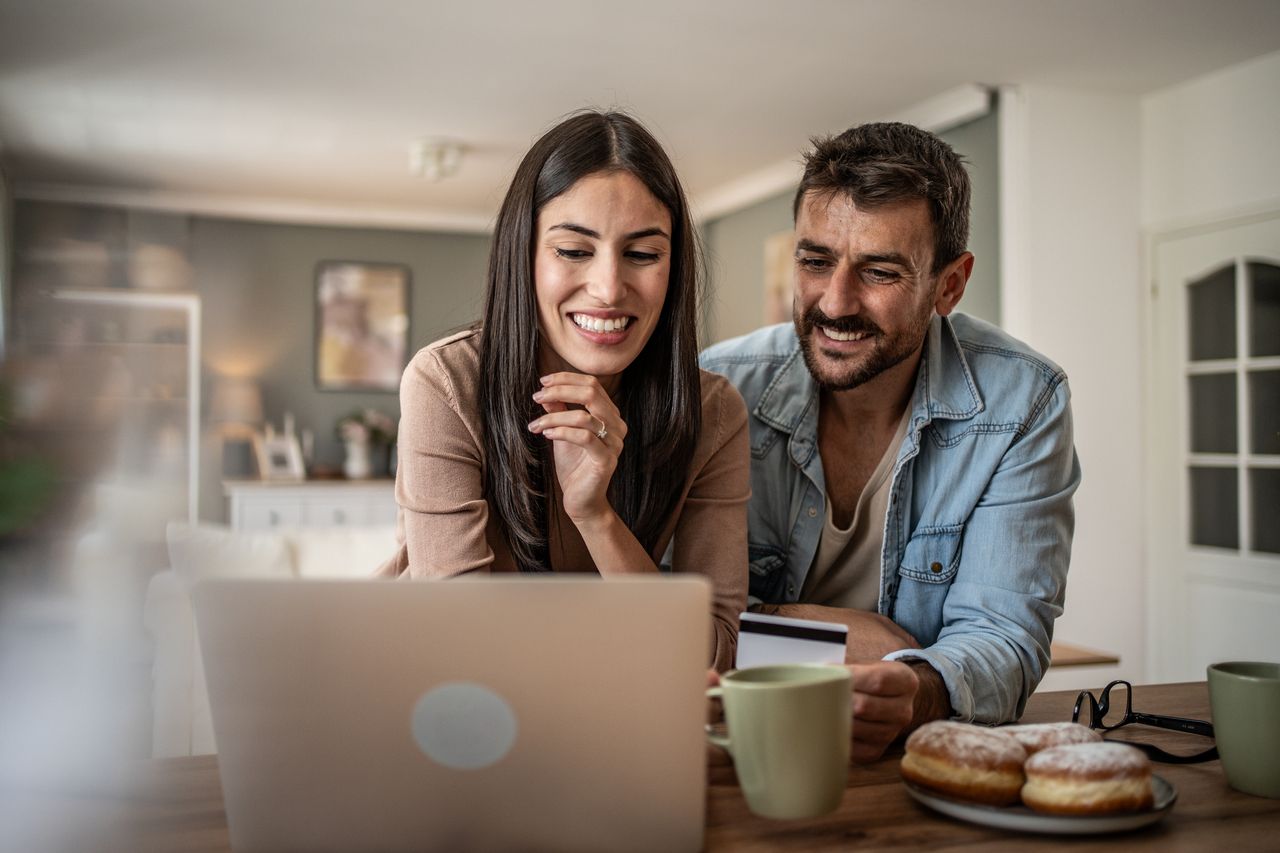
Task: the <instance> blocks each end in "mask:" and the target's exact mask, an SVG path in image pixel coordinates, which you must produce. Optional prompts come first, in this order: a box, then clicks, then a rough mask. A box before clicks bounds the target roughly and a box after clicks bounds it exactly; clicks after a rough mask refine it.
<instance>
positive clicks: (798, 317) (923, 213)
mask: <svg viewBox="0 0 1280 853" xmlns="http://www.w3.org/2000/svg"><path fill="white" fill-rule="evenodd" d="M932 264H933V223H932V222H931V221H930V217H929V207H928V204H927V203H926V202H925V201H924V200H923V199H917V200H914V201H905V202H899V203H893V204H888V205H884V206H880V207H875V208H871V209H867V210H864V209H860V208H859V207H858V206H857V205H856V204H855V203H854V202H853V200H852V199H850V198H849V197H848V196H846V195H843V194H836V195H830V194H814V193H809V194H807V195H806V196H805V197H804V198H803V199H802V200H801V204H800V210H799V213H798V215H797V217H796V272H795V300H794V303H793V306H792V311H793V314H794V319H795V324H796V334H797V335H798V336H799V338H800V346H801V348H802V350H803V352H804V359H805V364H807V365H808V367H809V372H810V373H811V374H813V377H814V379H815V380H817V382H818V385H819V386H820V387H822V388H823V389H825V390H831V391H846V390H849V389H850V388H856V387H857V386H859V385H862V384H863V383H865V382H868V381H870V380H872V379H874V378H875V377H877V376H879V375H880V374H881V373H883V372H884V371H886V370H888V369H890V368H891V367H894V366H895V365H898V364H901V363H902V362H903V361H905V360H907V359H909V358H910V357H911V356H913V355H914V354H915V353H916V352H917V351H918V350H919V349H920V347H921V346H922V345H923V343H924V336H925V333H926V332H927V331H928V328H929V321H930V320H931V319H932V318H933V312H934V309H935V306H936V305H937V303H938V302H939V299H938V294H937V291H938V290H939V289H940V288H939V287H938V283H939V279H938V278H937V277H935V276H933V275H931V274H930V269H931V266H932ZM957 298H958V296H957ZM953 304H954V301H953V302H951V303H950V304H947V305H946V306H945V308H944V310H942V311H941V313H947V312H949V311H950V308H951V305H953ZM937 307H942V306H937Z"/></svg>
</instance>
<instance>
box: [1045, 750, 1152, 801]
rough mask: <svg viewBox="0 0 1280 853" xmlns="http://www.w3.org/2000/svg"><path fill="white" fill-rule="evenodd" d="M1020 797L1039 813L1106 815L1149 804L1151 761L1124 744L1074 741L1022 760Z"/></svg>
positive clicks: (1139, 751) (1150, 796)
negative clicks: (1024, 780) (1023, 782)
mask: <svg viewBox="0 0 1280 853" xmlns="http://www.w3.org/2000/svg"><path fill="white" fill-rule="evenodd" d="M1024 769H1025V771H1026V774H1027V784H1026V785H1024V786H1023V788H1022V801H1023V802H1024V803H1026V804H1027V805H1028V806H1030V807H1031V808H1033V809H1035V810H1036V811H1038V812H1050V813H1052V814H1074V815H1087V814H1111V813H1113V812H1126V811H1136V810H1137V809H1145V808H1150V806H1151V803H1152V793H1151V761H1150V760H1149V759H1148V758H1147V756H1146V755H1145V754H1143V752H1142V751H1141V750H1139V749H1135V748H1133V747H1132V746H1127V745H1125V744H1123V743H1075V744H1068V745H1067V746H1055V747H1052V748H1050V749H1046V750H1042V751H1040V752H1037V753H1036V754H1035V755H1033V756H1031V758H1029V759H1027V763H1026V766H1025V768H1024Z"/></svg>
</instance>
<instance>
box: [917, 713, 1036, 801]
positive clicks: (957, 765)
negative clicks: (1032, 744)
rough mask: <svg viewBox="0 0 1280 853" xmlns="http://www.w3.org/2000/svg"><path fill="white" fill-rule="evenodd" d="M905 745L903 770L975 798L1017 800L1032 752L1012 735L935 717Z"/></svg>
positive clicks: (945, 790)
mask: <svg viewBox="0 0 1280 853" xmlns="http://www.w3.org/2000/svg"><path fill="white" fill-rule="evenodd" d="M906 746H907V754H906V755H905V756H903V758H902V765H901V768H900V770H901V773H902V776H903V778H905V779H907V780H908V781H911V782H914V783H915V784H917V785H920V786H922V787H925V788H928V789H930V790H933V791H937V792H939V793H942V794H947V795H949V796H952V797H956V798H957V799H962V800H967V801H969V802H974V803H986V804H988V805H993V806H1004V805H1009V804H1012V803H1016V802H1018V792H1019V791H1020V790H1021V789H1022V783H1023V775H1022V765H1023V762H1025V761H1026V760H1027V753H1026V750H1024V749H1023V748H1022V744H1020V743H1018V741H1017V740H1015V739H1014V738H1012V737H1010V736H1009V735H1007V734H1004V733H1003V732H1001V731H999V730H997V729H989V728H984V727H982V726H971V725H968V724H965V723H955V722H950V721H947V720H936V721H934V722H932V723H925V724H924V725H923V726H921V727H920V728H918V729H916V730H915V731H914V732H912V734H911V736H910V737H909V738H907V745H906Z"/></svg>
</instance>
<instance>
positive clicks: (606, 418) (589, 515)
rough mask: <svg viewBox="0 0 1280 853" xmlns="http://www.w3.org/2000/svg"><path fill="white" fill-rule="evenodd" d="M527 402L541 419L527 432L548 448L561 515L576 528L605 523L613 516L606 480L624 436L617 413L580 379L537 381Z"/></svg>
mask: <svg viewBox="0 0 1280 853" xmlns="http://www.w3.org/2000/svg"><path fill="white" fill-rule="evenodd" d="M533 399H534V400H535V401H536V402H537V403H539V404H541V406H542V408H543V409H544V410H545V411H546V414H545V415H543V416H542V417H540V418H538V419H537V420H535V421H534V422H533V423H531V424H529V431H530V432H534V433H537V434H539V435H542V436H544V437H546V438H548V439H550V440H551V442H552V445H551V450H552V454H553V457H554V459H555V467H556V480H557V481H558V482H559V483H560V491H561V493H562V494H563V495H564V511H565V513H566V514H567V515H568V516H569V518H570V520H572V521H573V523H574V524H575V525H577V526H579V527H581V526H582V525H584V524H589V523H592V522H597V521H600V520H602V519H605V518H607V517H608V516H609V515H610V514H612V513H613V507H612V506H610V505H609V499H608V491H609V480H610V479H612V477H613V472H614V470H615V469H616V468H617V467H618V456H619V454H621V453H622V440H623V439H624V438H626V436H627V425H626V424H625V423H623V421H622V416H621V414H620V413H619V412H618V407H617V406H615V405H614V404H613V400H611V399H609V395H608V394H607V393H605V390H604V388H603V387H602V386H601V385H600V382H599V380H597V379H596V378H595V377H594V376H588V375H586V374H582V373H553V374H551V375H550V376H544V377H542V388H541V389H540V390H539V391H538V392H537V393H536V394H534V395H533ZM571 405H573V406H581V407H582V408H574V409H570V408H569V406H571Z"/></svg>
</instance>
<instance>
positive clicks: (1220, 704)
mask: <svg viewBox="0 0 1280 853" xmlns="http://www.w3.org/2000/svg"><path fill="white" fill-rule="evenodd" d="M1209 707H1210V708H1212V709H1213V732H1214V737H1215V739H1216V740H1217V742H1218V755H1219V756H1221V758H1222V769H1223V772H1225V773H1226V775H1227V782H1228V783H1229V784H1230V785H1231V787H1233V788H1235V789H1236V790H1237V791H1243V792H1245V793H1246V794H1256V795H1257V796H1259V797H1273V798H1280V663H1261V662H1246V661H1237V662H1232V663H1215V664H1213V665H1212V666H1210V667H1209Z"/></svg>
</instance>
